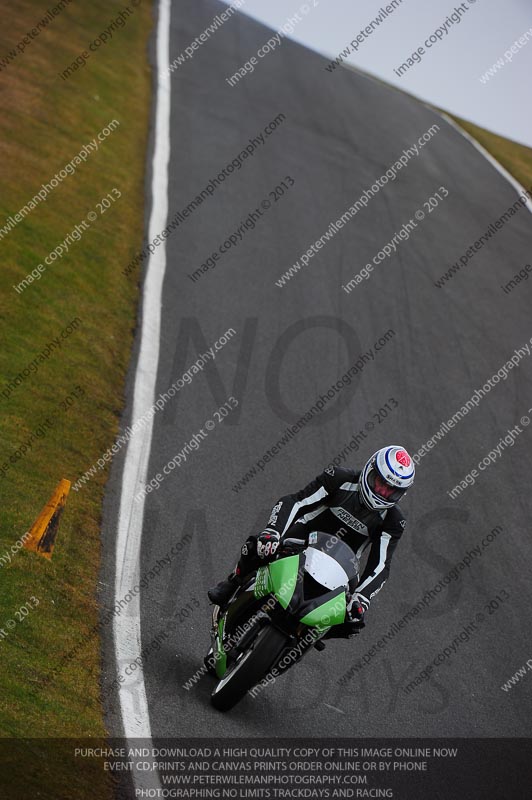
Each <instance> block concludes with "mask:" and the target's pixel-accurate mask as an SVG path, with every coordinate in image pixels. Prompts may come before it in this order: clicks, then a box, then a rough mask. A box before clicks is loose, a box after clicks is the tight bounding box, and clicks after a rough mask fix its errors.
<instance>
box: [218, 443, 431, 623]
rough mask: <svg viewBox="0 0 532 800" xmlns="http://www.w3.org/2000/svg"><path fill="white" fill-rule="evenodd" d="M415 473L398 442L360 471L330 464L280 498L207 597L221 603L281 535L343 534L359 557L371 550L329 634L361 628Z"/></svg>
mask: <svg viewBox="0 0 532 800" xmlns="http://www.w3.org/2000/svg"><path fill="white" fill-rule="evenodd" d="M414 474H415V467H414V463H413V461H412V459H411V457H410V456H409V455H408V453H407V451H406V450H405V449H404V447H400V446H399V445H390V446H388V447H383V448H381V449H380V450H377V452H376V453H374V454H373V455H372V456H371V458H370V459H369V461H368V462H367V463H366V465H365V466H364V468H363V469H362V471H356V470H351V469H344V468H342V467H333V466H331V467H328V468H327V469H326V470H325V471H324V472H322V473H321V475H318V477H317V478H315V480H313V481H311V482H310V483H309V484H308V486H306V487H305V488H304V489H302V490H301V491H299V492H297V493H296V494H289V495H286V496H285V497H281V499H280V500H279V501H278V502H277V503H276V504H275V505H274V507H273V509H272V512H271V515H270V518H269V520H268V525H267V527H266V528H265V529H264V531H263V532H262V533H260V534H256V535H254V536H250V537H249V538H248V539H247V541H246V542H245V544H244V545H243V546H242V549H241V554H240V559H239V561H238V564H237V566H236V567H235V569H234V571H233V572H232V573H231V574H230V575H229V577H228V578H227V580H225V581H222V582H221V583H219V584H217V585H216V586H214V587H213V588H212V589H210V590H209V592H208V595H209V599H210V600H211V602H213V603H215V604H216V605H222V606H223V605H225V604H226V603H227V602H228V601H229V599H230V598H231V597H232V595H233V593H234V592H235V590H236V588H237V587H238V586H239V585H240V584H241V583H242V582H243V580H244V578H245V577H246V576H247V575H248V574H249V573H250V572H252V571H254V570H256V569H257V568H258V567H259V566H260V565H261V564H263V563H265V562H268V561H271V560H272V559H273V558H274V556H275V553H276V551H277V549H278V547H279V544H280V543H281V540H282V539H283V538H284V537H285V536H286V537H287V538H288V537H295V538H299V539H304V538H306V537H307V536H308V534H309V533H311V532H312V531H322V532H324V533H330V534H335V535H337V536H339V537H341V538H342V539H344V541H345V542H346V544H348V545H349V546H350V547H351V549H352V550H353V551H354V552H355V553H356V556H357V558H360V557H361V555H362V553H363V552H364V551H365V550H368V551H369V552H368V558H367V561H366V566H365V569H364V571H363V572H362V575H361V576H360V578H359V580H358V582H357V583H356V585H354V586H351V585H350V586H349V599H348V606H347V616H346V620H345V622H344V624H343V625H341V626H335V627H334V628H332V629H331V631H330V634H333V632H334V634H333V635H339V636H348V635H350V634H352V633H358V632H360V628H361V627H363V616H364V613H365V612H366V611H367V610H368V608H369V604H370V600H371V598H372V597H373V596H374V595H376V594H377V592H379V591H380V590H381V588H382V586H383V585H384V583H385V581H386V579H387V578H388V574H389V571H390V562H391V560H392V556H393V552H394V550H395V548H396V546H397V543H398V542H399V539H400V538H401V536H402V534H403V531H404V528H405V524H406V520H405V518H404V516H403V514H402V512H401V510H400V508H399V506H398V505H397V503H398V501H399V500H400V499H401V498H402V497H403V496H404V494H405V492H406V491H407V489H409V488H410V487H411V486H412V484H413V483H414Z"/></svg>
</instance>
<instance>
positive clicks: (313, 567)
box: [305, 547, 349, 589]
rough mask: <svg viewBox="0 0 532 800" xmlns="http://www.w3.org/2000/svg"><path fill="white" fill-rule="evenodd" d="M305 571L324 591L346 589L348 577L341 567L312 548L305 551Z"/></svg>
mask: <svg viewBox="0 0 532 800" xmlns="http://www.w3.org/2000/svg"><path fill="white" fill-rule="evenodd" d="M305 571H306V572H308V574H309V575H310V576H311V577H312V578H314V580H315V581H317V583H319V584H320V585H321V586H324V587H325V588H326V589H338V588H339V587H340V586H345V587H347V584H348V583H349V577H348V575H347V572H346V571H345V569H344V568H343V567H342V565H341V564H339V563H338V561H336V560H335V559H334V558H332V557H331V556H329V555H327V553H324V552H323V551H322V550H316V548H314V547H307V549H306V550H305Z"/></svg>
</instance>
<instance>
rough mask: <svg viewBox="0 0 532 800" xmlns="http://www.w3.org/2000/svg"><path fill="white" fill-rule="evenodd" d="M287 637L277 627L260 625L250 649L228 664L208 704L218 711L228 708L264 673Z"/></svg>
mask: <svg viewBox="0 0 532 800" xmlns="http://www.w3.org/2000/svg"><path fill="white" fill-rule="evenodd" d="M287 642H288V638H287V636H285V634H284V633H281V631H278V630H277V628H272V627H267V628H264V629H263V630H262V631H261V632H260V633H259V635H258V636H257V638H256V639H255V642H254V644H253V647H252V649H250V650H248V651H247V652H246V653H244V655H243V656H241V657H240V659H239V660H238V661H237V662H236V664H235V665H234V666H232V667H231V668H230V669H229V671H228V673H227V674H226V675H224V677H223V678H222V679H221V680H220V682H219V683H218V685H217V687H216V688H215V690H214V692H213V693H212V695H211V704H212V705H213V706H214V708H216V709H218V711H229V709H231V708H233V706H235V705H236V704H237V703H238V702H239V700H241V699H242V698H243V697H244V695H245V694H246V692H247V691H248V689H251V687H252V686H255V684H256V683H258V682H259V681H260V680H261V679H262V678H263V677H264V676H265V675H266V674H267V672H268V670H269V669H270V667H271V666H272V665H273V664H274V663H275V661H276V660H277V659H278V657H279V656H280V655H281V653H282V651H283V650H284V648H285V647H286V646H287Z"/></svg>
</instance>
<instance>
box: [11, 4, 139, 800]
mask: <svg viewBox="0 0 532 800" xmlns="http://www.w3.org/2000/svg"><path fill="white" fill-rule="evenodd" d="M53 5H54V3H52V4H50V6H45V5H43V4H42V3H40V2H39V3H38V2H30V0H19V1H18V2H17V3H15V4H11V5H10V8H9V24H4V25H3V26H2V29H1V30H0V58H1V57H3V56H5V55H6V53H8V52H9V51H10V50H12V49H15V48H16V44H17V43H18V42H19V41H20V40H21V39H22V37H23V36H24V35H25V34H26V33H27V31H28V30H31V28H33V27H34V26H35V24H36V23H37V21H38V20H40V19H42V17H43V13H46V12H45V11H44V12H43V10H44V9H45V8H48V7H50V8H52V7H53ZM151 5H152V4H151V2H149V0H144V2H143V3H142V4H141V5H140V6H138V7H136V8H135V7H133V6H131V4H130V8H132V10H133V12H134V13H132V15H131V16H130V17H129V18H128V19H127V21H126V24H125V25H124V27H122V28H117V30H116V31H115V32H114V35H113V38H112V39H111V41H109V42H108V43H107V44H106V45H105V46H101V47H100V49H99V50H98V51H97V52H95V53H92V54H91V56H90V58H89V60H88V62H87V64H86V65H85V66H84V67H83V68H80V69H78V70H77V71H76V72H74V73H73V74H72V76H71V77H70V78H69V79H68V80H67V81H63V80H62V79H61V78H60V77H59V76H58V73H59V72H61V71H62V70H64V69H65V68H66V67H67V66H68V65H69V64H70V63H71V62H72V61H74V60H75V58H76V56H77V55H78V54H79V53H80V52H81V51H83V50H84V49H87V50H88V43H89V42H90V41H91V40H93V39H94V38H95V37H96V36H98V35H99V34H100V33H101V32H102V31H103V30H105V29H106V28H107V27H108V26H109V25H110V24H111V22H112V20H113V19H115V18H116V16H117V14H118V13H119V11H121V10H122V9H123V8H124V5H123V4H121V3H116V2H109V1H108V0H91V2H83V3H82V2H79V0H73V1H72V3H71V4H70V5H69V6H68V7H67V8H65V10H63V11H62V12H61V13H60V14H59V15H58V16H57V17H55V18H54V19H53V21H52V22H51V23H50V24H49V26H48V27H47V28H45V29H44V30H43V31H42V32H41V33H40V34H39V36H38V37H36V38H35V39H34V40H33V41H32V42H31V44H30V45H29V46H27V47H26V50H25V52H24V53H22V54H18V55H17V57H16V58H15V59H14V60H13V61H12V62H11V63H10V64H9V66H7V67H6V68H4V69H3V70H2V71H1V72H0V86H1V89H2V97H3V112H2V115H0V130H1V134H0V160H1V163H2V183H3V186H2V193H1V195H0V227H1V226H3V225H4V224H5V222H4V220H6V219H7V217H9V216H13V215H14V214H15V213H16V212H17V211H18V210H19V209H20V208H21V207H22V206H24V205H25V204H26V203H27V202H28V201H29V200H30V199H31V198H32V197H33V196H34V195H35V194H36V192H37V191H38V190H39V189H40V187H41V184H43V183H49V181H50V179H51V178H52V177H53V176H54V175H55V173H56V172H58V171H59V170H60V169H61V168H62V167H63V166H64V165H65V164H66V163H67V162H69V161H70V160H71V159H72V158H74V156H75V155H76V154H77V153H78V152H79V151H80V150H81V148H82V147H83V145H84V144H86V143H87V142H89V141H90V140H92V139H93V138H95V137H96V136H97V134H98V132H100V131H101V130H102V129H103V128H104V127H105V126H106V125H107V124H108V123H109V122H111V121H112V120H115V119H116V120H118V121H119V123H120V125H119V126H118V127H117V128H116V129H115V130H114V131H113V132H112V133H111V134H110V136H109V137H108V138H107V139H106V140H105V142H103V143H100V144H99V149H98V151H97V152H95V153H93V154H92V155H90V156H89V157H88V159H87V161H86V162H85V163H84V164H82V165H81V166H79V167H78V168H77V169H76V172H75V174H74V175H70V176H68V177H67V178H66V179H65V180H64V181H63V182H62V183H60V185H59V186H58V187H57V188H55V189H54V190H53V191H52V192H51V194H49V195H48V197H47V199H46V201H45V202H41V203H40V204H39V205H38V207H37V208H36V209H35V210H34V211H32V212H31V213H30V214H29V215H27V216H26V218H25V219H24V220H23V221H22V222H20V223H19V224H18V225H17V226H16V227H15V229H14V230H12V231H11V232H10V233H8V234H7V235H6V236H4V237H3V239H2V240H1V241H0V250H1V253H2V269H1V272H0V335H1V344H2V346H1V348H0V442H1V452H2V456H1V457H0V469H1V467H2V465H3V464H4V463H5V462H6V461H7V462H9V456H10V454H11V453H12V452H13V451H14V450H15V449H16V448H18V447H19V446H20V444H21V443H22V442H24V441H26V440H28V438H29V437H30V435H31V433H32V431H35V429H36V428H37V427H38V426H39V425H40V424H41V423H43V422H44V421H45V420H46V419H49V420H51V421H52V422H53V428H52V429H51V430H49V431H48V432H47V434H46V436H45V437H43V438H39V439H36V440H35V441H34V443H33V447H32V449H31V450H30V452H29V453H28V454H27V455H26V456H25V458H22V459H20V460H18V461H17V462H16V463H14V464H11V465H10V467H9V469H8V471H7V473H6V474H5V476H4V477H0V493H1V503H2V507H1V512H2V513H1V515H0V556H2V554H3V553H4V552H5V551H6V550H7V549H8V548H9V547H10V546H11V545H12V544H14V543H15V542H16V541H17V539H18V538H19V537H20V536H21V535H22V534H23V533H24V532H25V531H26V530H27V529H28V528H29V527H30V526H31V524H32V523H33V521H34V520H35V518H36V517H37V515H38V513H39V512H40V510H41V508H42V506H43V505H44V503H45V502H46V501H47V500H48V498H49V496H50V495H51V493H52V491H53V489H54V487H55V485H56V484H57V482H58V481H59V480H60V479H61V478H68V479H70V480H72V481H75V480H76V478H77V477H78V476H79V475H80V474H82V473H83V472H84V471H85V470H86V469H88V467H89V466H90V465H91V464H92V463H93V462H94V461H95V460H96V459H97V458H98V457H99V456H100V455H101V453H102V452H103V451H105V450H106V449H107V448H108V447H109V446H110V445H111V444H112V443H113V441H114V438H115V435H116V433H117V429H118V420H119V415H120V411H121V408H122V404H123V387H124V378H125V373H126V369H127V366H128V362H129V357H130V352H131V344H132V337H133V331H134V327H135V320H136V305H137V296H138V286H137V285H136V282H135V281H134V280H131V279H130V280H127V279H125V278H124V276H123V275H122V274H121V270H122V269H123V268H124V266H125V265H127V263H128V262H129V261H130V259H131V258H132V256H133V255H134V253H135V252H136V251H137V250H138V249H139V248H140V246H141V240H142V230H143V196H144V186H143V182H144V163H145V154H146V144H147V132H148V120H149V101H150V80H151V76H150V70H149V65H148V58H147V39H148V36H149V34H150V30H151V25H152V19H151V13H152V11H151ZM113 188H116V189H118V190H119V192H121V194H122V196H121V198H120V199H118V200H117V201H116V202H115V203H113V204H112V205H111V207H110V208H109V209H108V210H106V211H105V213H104V214H103V215H100V214H99V213H98V210H97V208H96V204H97V203H98V202H99V201H100V200H101V199H102V198H103V197H104V196H106V195H107V194H108V193H109V192H111V190H112V189H113ZM90 211H96V212H97V213H98V217H97V219H96V220H95V221H94V222H93V223H92V224H91V226H90V228H89V229H88V230H86V231H85V232H84V233H83V235H82V238H81V240H80V241H78V242H73V244H72V245H71V247H70V250H69V252H68V253H67V254H66V255H64V256H63V258H61V259H58V260H56V261H55V262H54V263H53V264H52V265H50V266H47V268H46V271H45V272H44V274H43V275H42V277H41V279H40V280H39V281H36V282H34V283H33V284H31V285H30V286H28V288H26V289H25V291H24V292H23V293H21V294H17V293H16V292H15V290H14V289H13V288H12V286H13V285H14V284H19V282H20V281H21V280H22V279H23V278H24V277H25V275H26V274H28V273H30V272H31V271H32V270H33V269H34V268H36V266H37V264H39V263H43V262H44V258H45V256H47V254H48V253H49V252H50V251H52V250H53V249H54V248H55V247H56V246H57V245H58V244H60V243H61V242H62V241H63V240H64V239H65V237H66V235H67V234H68V233H69V232H70V231H72V229H73V228H74V227H75V226H76V224H79V223H80V221H81V220H83V219H85V218H86V217H87V214H88V213H89V212H90ZM75 318H79V319H80V320H81V324H79V326H78V328H77V330H76V331H74V332H73V333H72V335H71V336H70V337H69V338H67V339H66V340H65V341H63V344H62V347H61V349H60V351H59V352H54V353H53V354H52V355H51V357H50V358H49V359H48V360H47V361H46V363H43V364H42V365H40V368H39V370H38V371H37V372H36V373H31V374H30V376H29V377H28V379H27V380H25V381H24V383H23V384H22V385H20V386H19V387H18V388H17V389H16V390H14V391H13V392H12V394H11V396H10V397H9V398H8V399H6V398H5V397H4V396H2V394H1V391H2V390H3V389H4V388H5V385H6V383H7V382H8V381H10V380H13V378H14V377H15V376H16V375H17V374H18V373H20V371H21V370H22V369H24V367H25V366H26V365H27V364H28V363H29V362H31V361H32V360H33V359H34V358H35V357H36V356H37V355H38V354H39V353H40V352H41V351H42V350H43V348H45V346H46V345H47V343H48V342H49V341H51V340H52V339H53V338H54V337H56V336H58V335H59V334H60V331H61V330H62V329H64V328H65V326H66V325H67V324H68V323H69V322H70V321H71V320H73V319H75ZM76 386H80V387H81V389H82V391H83V392H84V395H83V396H82V397H80V398H76V399H75V401H74V402H73V403H72V405H71V406H70V407H69V408H68V410H66V411H64V410H63V409H62V408H61V401H62V400H63V399H64V398H65V397H66V396H68V395H69V394H71V393H72V392H73V390H74V388H75V387H76ZM0 475H1V473H0ZM106 477H107V470H105V471H102V472H100V473H99V474H98V476H97V477H96V478H94V479H93V480H92V481H91V482H90V483H89V484H88V485H87V486H86V487H84V488H83V489H82V490H81V491H80V492H77V493H75V492H71V494H70V496H69V499H68V502H67V506H66V509H65V512H64V515H63V518H62V521H61V525H60V531H59V536H58V539H57V543H56V547H55V552H54V556H53V559H52V560H51V561H47V560H46V559H44V558H42V557H40V556H37V555H36V554H33V553H29V552H27V551H25V550H21V551H19V552H18V553H17V554H16V555H15V556H14V557H13V561H12V563H11V564H10V565H9V566H7V567H3V568H2V567H0V628H2V627H5V626H4V623H5V622H6V621H7V620H8V619H11V618H13V615H14V613H15V611H16V610H17V609H18V608H20V607H21V606H22V605H23V604H25V603H26V602H27V601H28V599H29V598H30V597H31V596H35V597H37V598H38V600H39V606H38V608H36V609H35V610H34V611H32V613H31V614H30V615H29V616H28V617H27V618H26V619H25V620H23V621H22V622H20V623H18V624H17V625H16V627H15V628H14V629H13V630H12V631H10V632H9V636H8V638H5V639H3V640H2V641H0V663H1V669H0V736H1V737H17V738H18V737H28V736H32V737H53V736H60V737H82V736H95V737H98V736H104V735H105V728H104V724H103V717H102V707H101V702H100V694H99V692H100V690H99V669H100V644H99V638H98V637H95V636H92V637H91V636H89V635H88V634H89V631H90V629H91V628H92V626H93V625H95V624H96V622H97V620H98V616H97V604H96V599H95V592H96V580H97V576H98V568H99V559H100V540H99V536H100V533H99V526H100V517H101V504H102V498H103V491H104V485H105V480H106ZM85 640H86V641H85ZM83 641H85V643H84V646H83V647H82V648H81V649H80V652H79V655H78V656H77V657H76V658H75V659H73V660H72V661H71V662H69V663H68V664H67V665H66V667H65V668H64V669H63V671H62V672H61V673H60V674H58V675H57V677H56V678H55V679H53V680H49V675H50V673H51V671H52V670H53V669H54V667H56V666H57V665H58V663H59V662H60V659H61V656H62V655H63V653H68V651H69V650H71V649H72V647H73V646H75V645H76V644H77V643H78V642H83ZM85 766H86V765H85ZM20 768H21V772H20V776H19V777H20V780H23V779H24V780H26V781H28V780H30V776H31V771H27V767H26V765H24V764H21V765H20ZM1 771H2V768H1V766H0V772H1ZM12 775H13V787H14V786H15V785H16V777H17V774H16V773H15V772H12ZM22 776H24V778H22ZM48 778H49V781H50V784H49V787H48V786H47V788H46V790H45V789H44V787H43V784H42V775H41V781H40V782H39V775H38V774H36V776H35V780H36V786H38V787H39V792H40V793H35V796H37V797H41V798H43V797H48V796H50V797H54V798H59V797H73V796H75V797H76V798H82V797H85V793H84V791H82V789H83V787H86V796H87V797H104V796H106V794H105V792H104V790H105V786H107V787H108V786H109V784H108V782H107V781H106V782H105V785H104V783H102V781H103V778H97V777H96V773H95V774H94V776H93V777H92V778H91V781H84V782H81V783H80V786H79V788H78V789H77V790H76V792H75V793H72V794H70V795H69V794H68V791H67V789H65V788H64V786H66V785H67V784H65V785H64V786H63V783H62V782H61V781H62V778H61V775H60V770H59V769H57V770H49V771H48ZM54 781H57V783H56V784H55V783H54ZM94 781H96V783H94ZM44 791H48V792H49V794H45V793H43V792H44ZM28 792H29V788H28ZM63 792H64V793H63ZM8 796H9V797H15V796H18V795H16V794H9V795H8ZM20 796H21V797H23V796H32V795H31V793H28V795H25V794H23V793H22V794H21V795H20Z"/></svg>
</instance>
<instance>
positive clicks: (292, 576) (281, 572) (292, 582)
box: [254, 556, 299, 609]
mask: <svg viewBox="0 0 532 800" xmlns="http://www.w3.org/2000/svg"><path fill="white" fill-rule="evenodd" d="M298 569H299V556H286V558H280V559H278V560H277V561H272V563H271V564H268V565H267V566H265V567H259V569H258V570H257V577H256V581H255V589H254V593H255V597H264V596H265V595H267V594H271V593H273V594H274V596H275V599H276V600H277V601H278V603H279V605H280V606H282V608H285V609H286V608H287V607H288V605H289V603H290V600H291V599H292V595H293V594H294V589H295V588H296V583H297V572H298Z"/></svg>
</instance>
